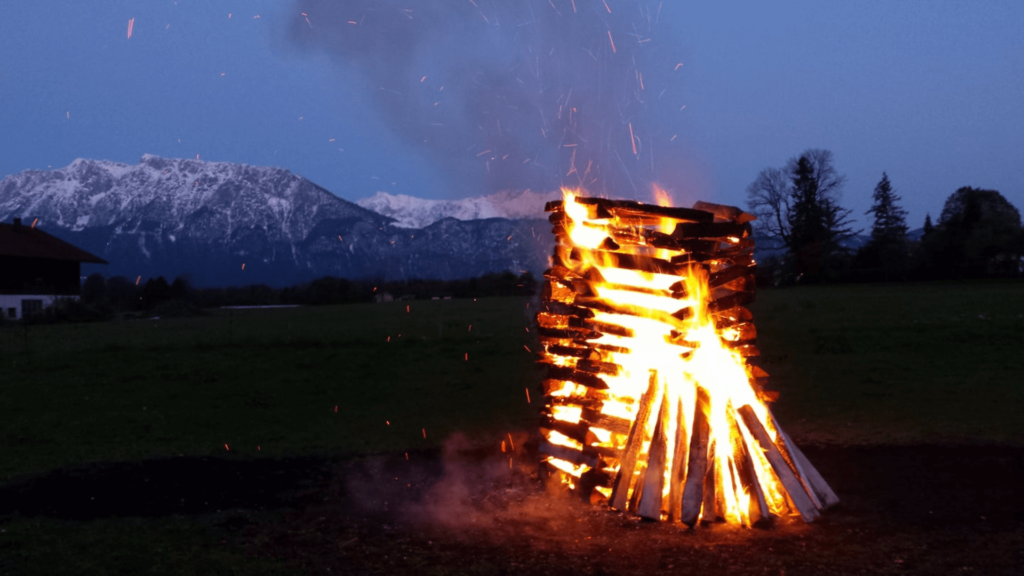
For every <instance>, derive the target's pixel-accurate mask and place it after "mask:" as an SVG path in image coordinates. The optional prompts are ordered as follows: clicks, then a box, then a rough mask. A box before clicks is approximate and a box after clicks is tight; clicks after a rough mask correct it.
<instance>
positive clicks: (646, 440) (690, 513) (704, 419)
mask: <svg viewBox="0 0 1024 576" xmlns="http://www.w3.org/2000/svg"><path fill="white" fill-rule="evenodd" d="M547 210H548V211H549V212H552V215H551V218H550V220H551V222H552V223H553V224H554V225H555V228H554V233H555V235H556V238H557V242H558V244H557V245H556V247H555V250H554V254H553V257H552V267H551V269H549V270H548V271H547V272H546V273H545V279H546V281H547V284H546V286H545V289H544V291H543V299H544V302H543V305H542V306H541V310H540V312H538V314H537V323H538V336H539V338H540V340H541V343H542V345H543V357H544V361H545V362H546V363H548V364H549V369H548V377H547V380H545V382H544V391H545V394H546V408H545V414H546V416H545V421H544V423H543V424H542V433H543V434H544V436H545V442H544V443H543V444H542V446H541V450H542V452H544V453H545V454H547V455H548V456H549V457H550V458H549V459H548V463H549V465H551V466H552V468H553V469H554V470H553V473H557V474H560V475H561V477H562V480H563V482H564V483H565V484H566V485H567V486H569V487H570V488H571V489H572V490H575V491H576V492H577V493H578V494H579V496H580V498H582V499H584V500H588V501H604V500H607V501H608V504H609V506H611V507H612V508H615V509H617V510H620V511H623V512H626V513H629V514H634V515H637V516H640V517H642V518H647V519H650V520H659V519H662V518H668V519H670V520H672V521H676V522H683V523H685V524H687V525H689V526H691V527H693V526H695V525H696V524H697V522H698V520H703V521H705V522H707V521H716V520H719V519H721V520H726V521H729V522H735V523H741V524H744V525H748V526H752V525H765V524H767V523H769V522H770V520H771V518H772V517H773V516H778V515H781V514H784V513H786V512H787V511H788V510H790V509H793V508H795V509H796V510H797V511H798V512H800V514H801V516H803V518H804V519H805V520H807V521H811V520H813V519H814V518H816V517H817V515H818V514H819V513H820V511H821V510H823V509H824V508H827V507H828V506H831V505H833V504H835V503H836V502H838V498H836V496H835V494H834V493H833V492H832V490H831V489H830V488H829V487H828V485H827V484H826V483H825V481H824V479H822V478H821V475H820V474H818V472H817V471H816V470H815V469H814V467H813V466H811V464H810V462H808V461H807V458H806V457H805V456H804V455H803V453H802V452H800V450H799V448H797V447H796V446H795V445H794V444H793V443H792V441H791V440H790V439H789V437H788V436H786V435H785V432H783V431H782V430H781V428H780V427H779V426H778V424H777V423H776V422H775V421H774V419H773V417H772V416H771V415H770V411H769V410H768V407H767V405H766V404H765V402H766V401H767V400H773V399H774V396H773V395H772V394H771V393H769V392H765V391H764V384H765V382H766V379H767V374H766V373H765V372H764V371H763V370H761V369H760V368H758V367H756V366H752V365H750V364H749V363H748V361H747V359H748V358H749V357H752V356H756V355H757V354H758V350H757V347H756V337H757V331H756V329H755V327H754V324H753V322H752V319H753V316H752V314H751V313H750V311H749V310H748V309H747V308H745V305H746V304H748V303H750V302H752V301H753V299H754V266H755V263H754V260H753V248H754V244H753V239H752V237H751V226H750V222H751V221H752V220H753V219H754V217H753V216H751V215H750V214H747V213H745V212H743V211H742V210H740V209H738V208H733V207H730V206H722V205H717V204H708V203H698V204H697V205H695V206H694V207H693V208H671V207H661V206H650V205H646V204H641V203H639V202H632V201H618V200H605V199H599V198H583V197H578V196H577V195H576V194H575V193H572V192H571V191H567V192H566V197H565V200H564V201H560V202H552V203H549V204H548V206H547ZM567 411H568V412H567Z"/></svg>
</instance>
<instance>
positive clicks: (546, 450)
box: [538, 440, 598, 467]
mask: <svg viewBox="0 0 1024 576" xmlns="http://www.w3.org/2000/svg"><path fill="white" fill-rule="evenodd" d="M538 449H539V450H540V453H541V454H547V455H548V456H551V457H552V458H558V459H559V460H565V461H566V462H569V463H572V464H575V465H577V466H579V465H580V464H586V465H587V466H591V467H593V466H597V462H598V459H597V456H596V455H589V454H584V453H583V452H580V451H579V450H575V449H573V448H569V447H568V446H561V445H559V444H552V443H551V442H548V441H547V440H541V442H540V447H539V448H538Z"/></svg>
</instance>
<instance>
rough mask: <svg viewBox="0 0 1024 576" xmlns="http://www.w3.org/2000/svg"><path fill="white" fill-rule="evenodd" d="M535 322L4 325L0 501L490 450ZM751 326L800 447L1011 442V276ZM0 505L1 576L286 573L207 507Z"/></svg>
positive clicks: (831, 298) (244, 316)
mask: <svg viewBox="0 0 1024 576" xmlns="http://www.w3.org/2000/svg"><path fill="white" fill-rule="evenodd" d="M407 305H408V307H409V308H408V311H407V308H406V306H407ZM531 312H532V311H531V310H530V309H529V303H528V301H527V300H526V299H522V298H504V299H502V298H497V299H480V300H479V301H472V300H451V301H443V300H439V301H413V302H401V303H399V302H394V303H385V304H377V305H349V306H338V307H317V308H298V309H275V310H237V311H231V312H228V311H216V312H213V313H211V314H210V315H207V316H201V317H194V318H181V319H159V320H157V319H153V320H134V321H117V322H109V323H100V324H67V325H34V326H28V327H22V326H10V325H8V326H4V327H2V328H0V454H2V456H3V457H2V458H0V491H2V489H3V485H4V484H7V485H9V486H14V485H18V486H31V485H32V484H33V483H38V482H40V481H41V480H40V479H46V478H49V477H52V476H53V474H55V473H60V472H59V471H60V470H67V469H83V467H85V468H84V469H88V467H89V466H92V464H90V463H96V462H121V463H125V462H140V461H145V460H153V459H161V458H171V457H178V458H185V459H188V458H193V459H198V460H194V461H195V462H207V463H210V462H220V461H228V462H237V463H238V464H239V465H241V464H242V463H245V462H250V461H252V462H259V461H264V460H265V461H274V462H283V461H284V459H286V458H296V457H310V458H315V459H319V460H322V461H324V462H332V461H339V460H344V459H351V458H352V457H354V456H359V455H367V454H397V455H401V454H402V453H404V452H412V453H413V454H414V455H415V454H420V453H423V452H424V451H428V452H429V451H430V450H432V449H436V448H437V447H438V446H439V445H440V444H441V443H442V442H443V440H444V439H445V438H447V437H449V436H450V435H451V434H453V433H455V432H462V433H463V434H465V435H466V436H468V437H470V438H473V439H475V440H476V441H478V442H481V443H486V442H488V441H493V442H494V445H495V447H497V445H498V443H499V442H500V440H501V438H502V437H503V436H504V435H505V434H506V433H508V432H513V433H520V434H528V433H531V432H532V431H533V430H534V429H535V425H536V414H537V408H538V405H537V398H536V394H537V385H538V383H539V381H540V377H541V374H542V371H541V370H540V369H539V368H538V367H537V366H536V365H535V363H534V362H535V360H536V356H535V354H532V353H530V352H529V351H528V349H533V348H534V346H535V344H534V340H533V338H532V335H531V334H530V333H528V331H527V328H528V326H529V325H530V322H531V320H530V318H531V316H532V313H531ZM754 313H755V320H756V322H757V325H758V329H759V346H760V348H761V350H762V353H763V356H762V359H761V360H762V361H763V364H764V366H765V368H766V369H767V370H768V371H769V372H770V373H771V375H772V380H771V385H770V388H774V389H776V390H779V391H780V392H781V397H780V399H779V402H778V403H777V404H776V405H775V408H774V410H775V412H776V414H777V416H778V417H779V420H780V421H781V423H782V424H783V426H784V427H786V429H787V430H788V431H789V432H790V434H791V435H792V436H793V437H794V439H795V440H796V441H797V442H798V443H801V444H804V445H812V446H813V445H827V446H873V445H886V446H904V445H906V446H912V445H920V444H929V445H963V444H979V445H980V444H986V445H1000V446H1022V445H1024V419H1022V418H1020V416H1019V414H1020V413H1021V408H1022V407H1024V383H1022V382H1021V378H1020V375H1021V374H1022V373H1024V354H1021V353H1020V351H1021V350H1024V283H1019V282H991V283H939V284H894V285H862V286H821V287H805V288H792V289H786V290H766V291H763V292H761V293H760V294H759V300H758V302H757V303H756V304H755V306H754ZM527 389H529V391H530V393H531V394H533V395H534V397H533V398H532V400H533V404H528V403H527V397H526V395H527V392H526V390H527ZM495 449H496V448H495ZM183 461H185V460H183ZM188 461H193V460H188ZM204 465H205V464H204ZM54 471H58V472H54ZM11 493H12V494H13V492H11ZM2 497H3V495H2V494H0V529H4V532H3V533H0V574H6V573H22V572H24V573H61V572H64V573H97V574H100V573H117V572H119V571H120V570H118V569H117V567H123V566H136V569H134V570H131V571H132V572H133V573H147V571H148V572H149V573H220V572H223V573H233V572H235V573H253V574H258V573H291V572H290V570H292V569H293V567H289V566H286V565H285V564H281V563H278V562H276V561H274V560H268V559H254V558H253V557H252V556H251V554H250V553H246V552H245V550H246V545H244V544H243V543H239V542H236V541H235V540H237V539H238V538H241V536H240V534H241V533H240V532H239V531H238V530H234V529H231V527H230V526H229V524H230V522H228V521H227V520H225V518H226V517H225V516H224V514H223V513H221V514H218V513H215V512H210V513H206V514H201V515H192V516H188V515H166V514H165V515H159V517H155V518H145V517H130V518H121V519H117V518H106V519H96V518H93V519H88V520H69V519H66V518H64V519H62V518H53V517H48V516H47V515H46V514H39V515H26V514H23V513H21V512H17V510H19V508H18V506H17V503H16V502H14V503H7V504H6V507H4V503H3V502H2ZM11 510H14V511H15V512H11ZM5 511H6V512H5ZM5 514H6V516H5ZM246 514H249V513H246ZM252 514H254V515H255V516H252V518H253V519H252V520H251V521H252V522H264V523H265V522H272V521H273V514H274V513H273V512H258V513H257V512H253V513H252ZM143 516H144V515H143ZM236 516H237V514H236ZM247 517H248V516H247ZM225 522H228V525H225V524H224V523H225ZM83 528H87V529H85V530H83ZM212 541H216V542H221V541H223V542H222V544H223V545H221V546H213V547H211V545H210V542H212ZM5 558H7V560H5ZM5 562H6V563H5ZM74 565H83V566H89V567H90V568H89V569H88V570H75V569H69V568H68V566H74ZM5 570H6V571H5Z"/></svg>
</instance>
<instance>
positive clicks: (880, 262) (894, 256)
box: [858, 172, 907, 278]
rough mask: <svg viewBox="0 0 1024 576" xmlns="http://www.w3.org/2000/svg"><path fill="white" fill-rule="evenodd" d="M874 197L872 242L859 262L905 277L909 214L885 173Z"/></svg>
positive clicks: (869, 211)
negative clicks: (901, 204)
mask: <svg viewBox="0 0 1024 576" xmlns="http://www.w3.org/2000/svg"><path fill="white" fill-rule="evenodd" d="M871 198H872V204H871V208H869V209H868V211H867V212H865V214H873V215H874V217H875V221H874V223H873V224H872V226H871V240H870V241H869V242H868V244H867V245H866V246H864V247H863V248H862V249H861V250H860V253H859V255H858V259H859V260H860V262H861V264H862V265H864V266H866V267H868V268H881V269H882V270H883V271H884V272H885V276H886V277H887V278H888V277H889V276H890V275H891V274H893V273H896V274H900V275H902V274H903V273H904V272H905V270H904V268H905V267H906V264H907V211H906V210H904V209H903V208H902V207H901V206H900V205H899V202H900V197H899V196H897V195H896V192H894V191H893V189H892V184H891V183H890V182H889V175H888V174H886V173H885V172H882V179H881V180H879V181H878V184H877V185H876V186H875V192H874V194H872V196H871Z"/></svg>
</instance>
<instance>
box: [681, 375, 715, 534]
mask: <svg viewBox="0 0 1024 576" xmlns="http://www.w3.org/2000/svg"><path fill="white" fill-rule="evenodd" d="M710 404H711V399H710V398H709V397H708V393H707V391H705V390H704V388H701V387H700V386H698V387H697V403H696V406H694V409H693V432H692V433H691V434H690V449H689V454H688V456H687V462H686V484H685V485H684V487H683V503H682V511H681V512H680V516H679V521H680V522H682V523H683V524H686V525H687V526H689V527H690V528H693V527H694V525H696V524H697V517H698V516H699V515H700V508H701V504H702V503H703V501H704V474H705V473H706V472H707V468H708V434H709V433H710V423H709V422H708V414H707V410H708V408H709V407H710Z"/></svg>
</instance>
